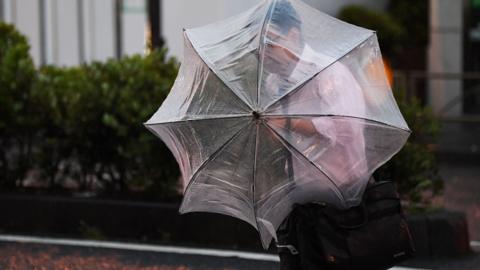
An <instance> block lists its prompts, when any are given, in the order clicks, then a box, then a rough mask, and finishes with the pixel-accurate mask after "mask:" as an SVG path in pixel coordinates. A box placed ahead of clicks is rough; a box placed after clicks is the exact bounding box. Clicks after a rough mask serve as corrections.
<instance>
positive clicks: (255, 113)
mask: <svg viewBox="0 0 480 270" xmlns="http://www.w3.org/2000/svg"><path fill="white" fill-rule="evenodd" d="M252 115H253V118H254V119H255V120H258V119H259V118H260V114H259V113H258V112H256V111H253V112H252Z"/></svg>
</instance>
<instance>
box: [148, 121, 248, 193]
mask: <svg viewBox="0 0 480 270" xmlns="http://www.w3.org/2000/svg"><path fill="white" fill-rule="evenodd" d="M249 122H251V119H250V118H246V117H238V118H226V119H209V120H195V121H182V122H173V123H168V124H152V125H147V127H148V128H149V129H150V130H151V131H152V132H153V133H154V134H156V135H157V136H159V137H160V139H162V140H163V141H164V142H165V144H166V145H167V147H168V148H169V149H170V151H172V153H173V155H174V156H175V159H176V160H177V162H178V164H179V166H180V171H181V173H182V177H183V186H184V187H186V186H187V185H188V183H189V181H190V178H191V177H192V175H193V173H195V171H196V170H197V169H198V168H199V167H200V166H201V164H203V163H204V162H205V161H206V160H207V159H208V158H210V157H211V155H213V154H214V153H215V152H216V151H218V150H219V149H220V148H221V147H222V146H223V145H224V144H225V143H227V142H228V141H229V140H231V139H232V138H233V137H234V136H235V134H237V133H238V132H239V131H240V130H241V129H242V128H245V127H246V126H247V125H248V123H249Z"/></svg>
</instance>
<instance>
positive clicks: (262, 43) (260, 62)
mask: <svg viewBox="0 0 480 270" xmlns="http://www.w3.org/2000/svg"><path fill="white" fill-rule="evenodd" d="M276 4H277V1H276V0H273V3H271V4H270V6H269V7H268V11H267V13H266V14H265V18H263V24H262V29H261V31H260V38H259V42H258V57H259V59H258V62H257V103H256V104H255V105H256V106H257V107H258V102H259V101H258V100H259V99H260V87H261V85H262V76H261V75H262V74H263V57H264V50H265V32H266V31H267V26H268V22H269V21H270V20H271V18H272V14H273V10H274V9H275V5H276Z"/></svg>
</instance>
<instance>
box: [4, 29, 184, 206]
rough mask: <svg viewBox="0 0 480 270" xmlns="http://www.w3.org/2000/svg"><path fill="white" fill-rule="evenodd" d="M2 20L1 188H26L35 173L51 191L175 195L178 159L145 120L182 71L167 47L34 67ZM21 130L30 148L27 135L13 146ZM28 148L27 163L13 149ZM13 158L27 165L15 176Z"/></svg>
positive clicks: (23, 44) (21, 41) (25, 47)
mask: <svg viewBox="0 0 480 270" xmlns="http://www.w3.org/2000/svg"><path fill="white" fill-rule="evenodd" d="M0 26H1V28H0V29H2V32H0V44H1V46H2V47H0V61H2V62H1V65H0V68H1V71H2V72H1V86H2V87H1V88H0V89H1V92H0V102H1V103H2V104H1V105H0V110H1V117H2V118H1V121H0V131H1V133H0V134H1V135H0V142H1V146H0V147H3V148H2V149H1V150H2V155H3V157H2V160H6V162H2V163H0V164H1V166H2V167H0V168H2V169H3V170H2V171H1V172H0V181H2V183H3V189H7V186H8V188H9V189H13V188H16V187H19V186H21V185H22V181H21V180H22V179H25V178H26V175H27V173H29V172H32V171H35V172H37V174H39V178H41V179H44V180H46V182H47V183H46V186H48V187H49V188H50V189H62V188H64V187H65V184H66V183H65V182H66V181H67V180H69V181H70V182H71V181H74V182H76V185H77V188H78V189H79V190H84V191H89V190H101V191H103V192H105V193H111V194H113V193H124V192H128V191H130V190H135V189H141V190H143V191H145V190H146V191H147V192H149V193H150V194H147V196H150V197H156V198H163V199H168V198H169V197H172V196H175V195H176V192H175V189H176V182H177V178H178V175H179V172H178V165H177V164H176V162H175V160H174V158H173V156H172V155H171V153H170V151H169V150H168V149H167V148H166V146H165V145H164V144H162V143H161V141H160V140H158V139H157V138H155V136H154V135H152V134H151V133H150V132H148V131H147V130H146V129H145V128H144V126H143V125H142V122H144V121H146V120H147V119H148V117H150V116H151V114H152V113H153V112H154V111H155V110H156V109H157V108H158V106H159V105H160V104H161V103H162V101H163V100H164V98H165V97H166V95H167V94H168V91H169V90H170V88H171V86H172V84H173V82H174V79H175V77H176V74H177V71H178V63H177V62H176V61H175V59H173V58H170V59H167V58H166V49H160V50H156V51H153V52H152V53H150V54H149V55H147V56H139V55H136V56H131V57H125V58H122V59H120V60H109V61H107V62H105V63H98V62H95V63H92V64H88V65H83V66H79V67H71V68H60V67H53V66H45V67H41V68H40V69H39V70H38V71H36V70H35V68H34V66H33V64H32V61H31V59H30V57H29V56H28V44H27V43H26V40H25V38H24V37H23V36H21V35H19V34H18V33H17V32H16V31H15V30H14V29H13V27H12V26H9V25H5V24H0ZM4 29H7V30H8V31H6V30H4ZM5 33H7V34H5ZM5 44H6V45H5ZM4 71H5V72H4ZM4 85H5V86H7V87H4ZM18 135H20V136H19V137H20V138H23V137H24V136H25V137H27V138H29V140H28V142H29V145H28V147H24V146H23V144H24V142H23V141H22V144H20V142H19V143H17V144H15V145H14V144H12V141H15V140H17V137H18ZM19 145H20V146H21V147H20V146H19ZM23 148H25V149H28V150H29V151H28V152H25V151H23V152H25V153H24V154H23V156H25V158H26V159H27V160H28V161H29V162H28V163H26V162H25V161H23V160H22V159H21V157H20V155H12V154H9V153H17V152H20V153H23V152H22V151H19V149H23ZM7 155H8V156H7ZM27 157H28V158H27ZM12 162H14V163H19V164H20V163H21V164H22V166H21V167H20V166H17V167H18V169H16V170H15V172H17V171H18V172H17V173H15V174H14V173H12V172H14V170H12V168H11V166H9V167H6V166H4V164H7V165H8V164H10V163H12ZM24 163H25V164H24ZM6 183H8V185H7V184H6Z"/></svg>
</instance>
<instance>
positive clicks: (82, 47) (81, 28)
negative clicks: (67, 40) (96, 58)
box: [77, 0, 85, 64]
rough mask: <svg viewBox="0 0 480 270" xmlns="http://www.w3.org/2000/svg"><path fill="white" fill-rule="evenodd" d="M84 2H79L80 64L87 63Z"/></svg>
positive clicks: (80, 0)
mask: <svg viewBox="0 0 480 270" xmlns="http://www.w3.org/2000/svg"><path fill="white" fill-rule="evenodd" d="M82 2H83V1H82V0H77V25H78V28H77V29H78V59H79V62H80V64H83V63H85V38H84V25H83V3H82Z"/></svg>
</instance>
